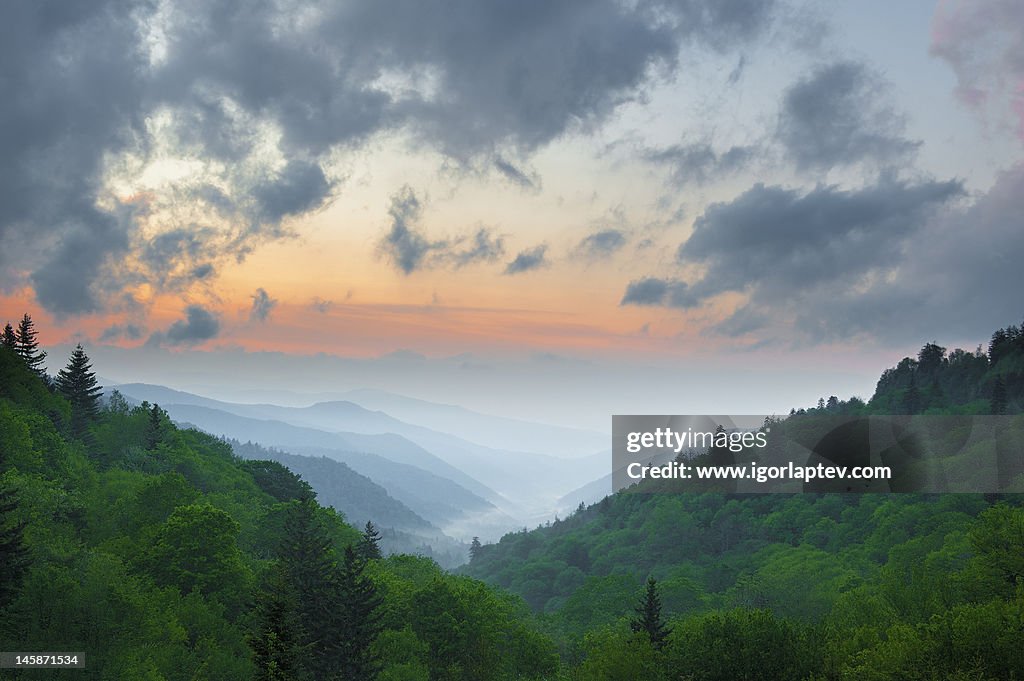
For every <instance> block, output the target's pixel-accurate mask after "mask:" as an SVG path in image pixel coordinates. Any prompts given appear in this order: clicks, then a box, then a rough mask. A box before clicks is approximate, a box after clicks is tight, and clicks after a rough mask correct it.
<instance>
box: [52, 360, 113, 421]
mask: <svg viewBox="0 0 1024 681" xmlns="http://www.w3.org/2000/svg"><path fill="white" fill-rule="evenodd" d="M57 390H58V391H59V392H60V394H61V395H63V396H64V399H66V400H67V401H68V402H69V403H71V432H72V434H73V435H74V436H75V437H82V436H84V435H85V433H86V431H87V429H88V427H89V425H90V424H91V423H92V422H93V421H95V420H96V417H97V416H98V414H99V402H100V395H101V394H102V392H103V387H102V386H100V385H99V384H98V383H97V382H96V374H95V372H93V371H92V364H90V362H89V358H88V357H87V356H86V354H85V350H83V349H82V346H81V345H76V346H75V349H74V351H73V352H72V353H71V358H70V359H68V364H67V366H66V367H65V368H63V369H61V370H60V373H58V374H57Z"/></svg>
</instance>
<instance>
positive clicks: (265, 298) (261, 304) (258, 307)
mask: <svg viewBox="0 0 1024 681" xmlns="http://www.w3.org/2000/svg"><path fill="white" fill-rule="evenodd" d="M276 305H277V299H276V298H271V297H270V295H269V294H268V293H267V292H266V291H265V290H264V289H263V288H262V287H261V288H258V289H256V293H254V294H252V308H250V310H249V321H253V322H265V321H267V318H268V317H269V316H270V311H271V310H273V309H274V307H275V306H276Z"/></svg>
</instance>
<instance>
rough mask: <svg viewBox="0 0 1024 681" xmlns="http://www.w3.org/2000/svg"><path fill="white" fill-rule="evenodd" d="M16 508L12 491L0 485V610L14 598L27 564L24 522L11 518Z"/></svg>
mask: <svg viewBox="0 0 1024 681" xmlns="http://www.w3.org/2000/svg"><path fill="white" fill-rule="evenodd" d="M17 508H18V504H17V501H16V500H15V498H14V493H13V492H11V490H10V489H7V488H6V487H0V610H3V608H4V607H6V606H7V605H8V604H10V602H11V601H12V600H13V599H14V596H15V594H16V593H17V589H18V586H19V584H20V583H21V577H22V575H23V574H24V573H25V570H27V569H28V564H29V555H28V549H27V548H26V547H25V544H24V542H23V538H22V535H23V534H24V530H25V523H24V522H14V521H13V519H12V518H11V516H12V515H13V512H14V511H15V510H16V509H17Z"/></svg>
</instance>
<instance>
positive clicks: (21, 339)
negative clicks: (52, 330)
mask: <svg viewBox="0 0 1024 681" xmlns="http://www.w3.org/2000/svg"><path fill="white" fill-rule="evenodd" d="M4 337H5V338H6V337H7V332H6V330H5V331H4ZM38 337H39V334H38V332H37V331H36V328H35V323H34V322H33V321H32V317H30V316H29V315H28V313H27V312H26V313H25V314H24V315H23V316H22V318H21V321H20V322H18V328H17V329H16V330H15V331H14V350H15V352H17V353H18V356H19V357H21V360H22V361H23V362H24V363H25V366H26V367H28V369H29V371H31V372H32V373H34V374H35V375H36V376H39V377H40V378H42V377H43V376H44V374H45V367H44V366H43V362H44V361H45V360H46V353H45V352H43V351H42V350H40V349H39V340H38Z"/></svg>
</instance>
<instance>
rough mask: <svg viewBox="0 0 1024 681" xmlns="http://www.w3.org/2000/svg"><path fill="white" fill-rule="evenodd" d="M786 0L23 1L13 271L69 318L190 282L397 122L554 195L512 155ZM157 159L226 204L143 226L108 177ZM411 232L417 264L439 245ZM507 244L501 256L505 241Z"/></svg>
mask: <svg viewBox="0 0 1024 681" xmlns="http://www.w3.org/2000/svg"><path fill="white" fill-rule="evenodd" d="M772 4H773V3H772V2H771V1H770V0H734V1H732V2H726V3H722V2H710V1H705V2H697V1H695V0H679V1H671V0H646V1H643V2H640V3H636V4H629V3H621V2H617V1H616V0H572V1H570V2H559V3H551V2H545V1H542V0H529V1H526V2H517V3H512V4H510V3H507V2H503V1H501V0H488V1H477V0H454V2H451V3H448V4H447V5H446V6H445V10H444V11H439V9H438V8H437V6H435V5H431V4H429V3H422V2H418V1H416V0H388V1H383V2H371V3H358V2H356V3H323V4H319V5H317V4H312V5H305V6H304V8H303V11H302V12H301V16H300V15H299V14H298V13H296V8H295V7H293V6H291V5H290V4H288V3H285V4H283V5H282V4H280V3H256V4H252V3H237V2H234V1H233V0H185V1H183V2H177V3H156V2H143V1H138V2H131V1H129V0H106V1H103V0H99V1H97V2H88V3H87V2H64V3H60V2H49V3H47V2H36V3H27V2H26V3H17V2H15V3H4V4H3V5H2V7H0V158H3V163H2V164H0V266H3V267H4V268H14V266H15V265H17V269H18V271H19V272H27V273H28V274H27V276H28V281H29V282H30V283H31V284H32V285H33V286H34V288H35V291H36V295H37V297H38V299H39V301H40V302H41V303H42V304H43V305H44V306H45V307H46V308H47V309H49V310H51V311H52V312H55V313H57V314H61V315H68V314H75V313H82V312H90V311H96V310H99V309H102V308H104V307H106V306H108V305H109V302H110V300H111V299H113V298H116V297H117V296H119V295H120V293H121V291H120V290H116V289H117V288H118V286H123V285H128V284H129V283H132V284H139V283H148V284H150V285H152V286H154V287H156V288H157V290H160V288H161V287H173V286H187V285H188V281H189V279H188V276H187V273H188V272H189V271H190V268H200V267H202V266H203V265H209V266H210V268H213V267H214V266H215V265H216V264H217V263H218V262H219V261H220V260H223V259H227V258H242V257H244V256H245V255H246V254H247V253H248V252H250V251H251V250H252V248H254V247H255V246H256V245H258V244H259V243H262V242H263V241H266V240H267V239H272V238H278V237H280V236H281V235H283V234H285V233H287V230H282V229H281V226H280V225H279V224H278V223H280V221H282V220H286V219H288V218H289V217H294V216H300V215H303V214H305V213H307V212H309V211H312V210H316V209H318V208H320V207H321V206H323V205H324V204H325V203H327V202H328V201H329V200H330V198H331V196H332V193H333V192H334V191H335V189H336V181H335V180H332V179H330V177H329V173H328V172H326V171H325V168H326V166H325V164H326V163H328V162H329V159H331V158H333V157H334V155H335V154H336V152H338V151H346V150H352V149H358V148H359V147H360V145H362V144H363V143H365V142H366V141H367V140H368V139H370V138H371V137H372V136H374V135H376V134H378V133H381V132H389V131H396V130H402V131H406V132H410V133H411V134H412V135H413V137H415V138H416V139H417V140H418V141H419V142H420V143H423V144H425V145H427V146H429V147H431V148H434V149H437V150H439V151H440V152H441V153H443V154H445V155H447V156H448V157H450V158H452V159H455V160H456V161H458V162H466V163H479V161H480V159H497V162H496V168H497V169H498V171H499V172H501V173H502V174H503V175H504V176H505V177H506V178H508V179H510V180H511V181H513V182H517V183H519V184H520V185H522V186H527V185H526V184H525V181H529V182H530V183H531V184H532V185H534V186H535V185H536V184H537V182H536V178H534V177H532V176H531V175H530V174H528V173H525V172H523V171H522V170H521V168H520V167H519V166H516V165H513V164H511V163H510V162H509V161H507V157H503V156H501V152H504V151H507V152H509V153H510V154H511V156H512V157H514V158H517V159H519V158H522V159H526V158H528V156H529V155H530V153H531V152H533V151H535V150H537V149H538V148H540V147H542V146H544V145H545V144H547V143H549V142H551V141H552V140H554V139H556V138H558V137H560V136H562V135H563V134H564V133H566V132H567V131H570V130H580V129H584V130H585V129H587V128H588V127H591V126H594V125H596V124H599V123H601V122H602V121H604V120H605V119H606V118H607V117H608V115H609V114H611V113H612V112H613V111H614V110H615V109H616V107H618V106H619V105H621V104H622V103H624V102H628V101H631V100H634V99H636V98H637V97H638V96H640V95H641V94H642V92H643V90H644V86H645V84H646V83H647V82H648V80H649V78H650V77H651V76H652V74H654V73H655V71H656V70H657V69H661V73H663V74H668V73H671V71H673V70H674V69H675V68H676V62H677V57H678V53H679V50H680V49H681V48H683V47H694V48H698V49H709V50H714V51H724V50H728V49H733V48H734V47H735V46H736V45H738V44H742V43H745V42H747V41H750V40H753V39H755V38H756V37H758V36H759V35H761V34H763V32H764V31H765V29H766V28H767V26H768V25H769V23H770V21H771V10H772ZM160 121H163V123H159V122H160ZM158 123H159V124H158ZM268 133H269V134H268ZM268 142H269V144H270V145H271V146H273V147H274V148H273V149H270V150H269V151H271V152H272V153H270V154H267V153H265V152H266V151H268V149H266V146H267V144H268ZM156 149H165V150H166V149H170V150H171V151H172V154H173V153H175V152H180V153H181V154H183V155H186V156H188V157H189V158H193V159H199V160H201V161H204V162H207V163H204V164H203V168H204V170H201V171H196V173H197V176H196V177H191V178H189V180H188V181H187V182H186V181H181V182H180V184H181V186H178V187H177V188H176V189H177V191H179V192H180V193H181V196H183V197H187V198H188V199H189V201H191V202H194V203H195V204H196V205H197V206H201V207H205V210H206V211H208V213H209V215H208V216H205V217H204V216H196V215H193V216H191V217H189V218H188V219H187V220H184V221H177V220H171V221H169V222H167V223H165V224H160V223H156V222H151V223H149V224H148V225H147V226H146V228H145V229H144V228H143V225H142V224H141V217H140V216H138V215H136V216H135V217H134V218H133V219H131V220H128V221H125V220H124V219H122V216H120V215H119V214H118V208H116V204H117V203H118V201H120V200H121V199H118V198H116V197H115V196H114V195H113V194H112V193H110V192H108V191H107V190H106V188H105V183H106V181H107V177H106V173H107V172H108V171H110V170H115V171H116V170H118V169H119V168H118V163H120V162H121V160H122V157H124V156H127V155H130V156H131V157H132V158H133V159H135V160H136V161H142V162H145V160H146V159H148V158H151V157H152V154H153V153H154V150H156ZM133 162H135V161H133ZM282 162H283V170H281V171H279V172H278V173H276V174H275V173H274V172H272V171H271V170H270V169H271V168H277V167H282ZM121 170H123V171H124V172H126V173H130V172H131V164H130V163H127V164H125V167H124V168H121ZM254 178H257V179H254ZM258 178H263V179H258ZM170 204H172V205H175V206H177V205H179V203H178V202H176V201H171V202H170ZM207 217H209V218H211V219H212V218H213V217H217V218H218V219H221V220H223V221H225V222H226V223H228V224H226V225H213V224H212V223H210V224H211V226H213V227H215V228H216V229H217V230H218V232H219V238H217V239H206V240H205V246H206V250H205V251H204V254H205V256H204V259H203V262H202V263H196V262H193V261H194V260H195V258H194V257H191V256H188V255H187V253H185V252H182V251H178V252H177V257H178V258H179V259H178V260H173V261H168V262H162V263H161V262H158V261H157V260H154V258H155V257H157V256H158V255H159V254H158V253H157V252H156V251H153V250H152V249H149V248H148V247H147V245H146V242H147V241H148V240H150V239H152V238H153V232H154V231H160V229H164V228H165V226H166V225H172V227H171V228H170V230H171V231H173V229H174V227H173V225H180V224H182V223H183V222H188V221H194V222H197V223H206V222H207ZM164 231H167V230H166V229H165V230H164ZM144 234H145V238H143V235H144ZM393 237H394V238H393V239H392V242H393V244H392V247H393V249H394V251H395V252H396V254H397V255H398V258H397V262H398V264H399V267H400V268H401V269H403V271H406V272H409V271H412V270H413V269H415V268H416V267H417V266H418V265H419V264H420V263H421V261H422V258H423V256H422V251H423V249H424V247H426V246H430V245H431V242H429V241H425V240H424V239H423V238H422V237H419V238H418V236H417V235H416V234H414V233H409V232H408V231H407V232H405V233H403V232H402V230H401V229H399V230H398V233H396V234H395V235H393ZM474 239H475V237H466V241H469V242H474ZM179 245H181V246H183V247H185V246H187V244H184V243H182V242H179ZM479 246H480V244H479V243H470V244H469V245H468V246H464V247H460V248H466V249H468V250H466V251H465V252H464V254H463V255H462V256H460V257H461V259H460V257H455V258H454V260H451V262H454V263H458V262H461V261H462V260H465V259H469V260H472V259H473V255H472V254H473V253H474V252H476V251H474V249H477V250H478V251H479V252H481V253H482V252H483V250H480V249H479V248H478V247H479ZM490 248H491V249H492V251H494V252H497V251H499V250H500V248H498V247H497V246H495V240H494V239H493V238H492V239H491V242H490ZM169 255H170V257H175V253H174V252H173V251H172V252H170V253H169ZM135 257H141V258H142V259H143V261H142V262H140V263H139V264H138V265H137V271H131V270H132V268H133V267H136V265H135V264H134V262H135V260H134V259H135ZM203 271H204V272H205V273H206V276H210V275H212V274H213V272H214V270H213V269H208V270H203ZM181 272H184V273H185V274H183V275H181V276H179V273H181ZM197 273H198V272H197ZM18 276H25V275H18ZM194 278H195V279H205V277H200V276H196V277H194ZM4 280H5V282H7V280H8V278H7V277H5V279H4ZM15 285H17V282H16V283H15ZM111 289H114V290H111Z"/></svg>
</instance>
